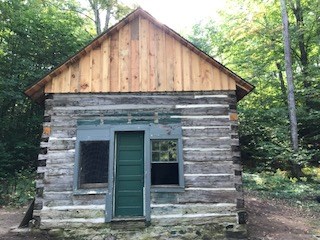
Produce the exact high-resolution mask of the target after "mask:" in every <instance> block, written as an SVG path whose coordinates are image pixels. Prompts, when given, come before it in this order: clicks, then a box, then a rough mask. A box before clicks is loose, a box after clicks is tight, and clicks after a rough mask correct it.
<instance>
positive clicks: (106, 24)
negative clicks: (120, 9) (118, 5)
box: [103, 7, 111, 31]
mask: <svg viewBox="0 0 320 240" xmlns="http://www.w3.org/2000/svg"><path fill="white" fill-rule="evenodd" d="M110 17H111V7H108V8H107V14H106V23H105V25H104V29H103V30H104V31H106V30H107V29H108V27H109V22H110Z"/></svg>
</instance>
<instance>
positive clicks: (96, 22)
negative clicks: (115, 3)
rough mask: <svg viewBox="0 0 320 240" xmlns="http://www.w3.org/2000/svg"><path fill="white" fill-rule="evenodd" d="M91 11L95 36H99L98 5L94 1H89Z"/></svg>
mask: <svg viewBox="0 0 320 240" xmlns="http://www.w3.org/2000/svg"><path fill="white" fill-rule="evenodd" d="M89 3H90V6H91V9H92V11H93V14H94V24H95V26H96V32H97V35H99V34H101V21H100V12H99V4H98V2H97V1H95V0H89Z"/></svg>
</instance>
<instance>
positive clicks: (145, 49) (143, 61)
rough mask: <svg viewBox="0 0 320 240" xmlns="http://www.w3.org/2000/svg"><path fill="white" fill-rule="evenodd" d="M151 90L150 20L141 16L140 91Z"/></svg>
mask: <svg viewBox="0 0 320 240" xmlns="http://www.w3.org/2000/svg"><path fill="white" fill-rule="evenodd" d="M148 90H149V21H148V20H147V19H144V18H140V91H142V92H147V91H148Z"/></svg>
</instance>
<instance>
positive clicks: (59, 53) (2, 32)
mask: <svg viewBox="0 0 320 240" xmlns="http://www.w3.org/2000/svg"><path fill="white" fill-rule="evenodd" d="M78 10H79V6H78V5H77V4H76V2H75V1H74V0H69V1H59V0H53V1H42V0H27V1H25V0H15V1H11V0H4V1H0V125H1V128H0V179H1V181H5V180H8V181H9V182H10V181H11V180H12V179H14V178H16V177H17V174H18V173H17V172H18V171H19V170H20V169H33V170H34V169H35V167H36V165H37V154H38V149H39V140H40V137H41V136H40V135H41V130H42V129H41V123H42V117H43V108H42V107H41V106H39V105H36V104H35V103H32V102H31V101H30V100H29V99H27V98H26V96H25V95H24V94H23V91H24V90H25V89H26V88H27V86H28V85H30V84H31V83H33V82H35V81H37V80H39V78H41V76H43V75H44V74H45V73H47V72H48V71H49V70H51V69H52V68H53V67H55V66H57V65H58V64H60V63H61V62H62V61H63V60H65V59H66V58H67V57H68V56H70V55H72V54H73V53H75V52H76V51H77V50H78V49H79V48H80V47H82V46H83V45H84V43H85V42H87V41H88V40H89V38H90V34H89V33H88V32H87V31H86V29H87V27H85V26H87V23H86V21H85V20H84V19H83V18H81V17H80V16H79V15H78V13H77V11H78ZM9 185H11V184H9ZM17 187H19V186H17ZM17 196H20V194H18V195H17ZM12 200H14V199H12Z"/></svg>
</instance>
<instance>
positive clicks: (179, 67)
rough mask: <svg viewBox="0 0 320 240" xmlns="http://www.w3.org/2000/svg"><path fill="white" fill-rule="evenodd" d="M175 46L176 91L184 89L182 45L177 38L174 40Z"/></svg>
mask: <svg viewBox="0 0 320 240" xmlns="http://www.w3.org/2000/svg"><path fill="white" fill-rule="evenodd" d="M173 43H174V44H173V47H174V85H173V89H174V91H182V60H181V55H182V46H181V43H180V42H178V41H177V40H175V39H174V40H173Z"/></svg>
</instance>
